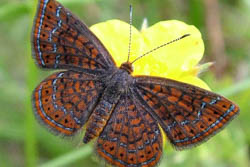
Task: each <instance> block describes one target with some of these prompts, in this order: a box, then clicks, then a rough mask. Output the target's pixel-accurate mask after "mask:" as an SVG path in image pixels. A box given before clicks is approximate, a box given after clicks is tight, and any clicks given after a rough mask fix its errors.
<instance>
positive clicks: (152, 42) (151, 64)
mask: <svg viewBox="0 0 250 167" xmlns="http://www.w3.org/2000/svg"><path fill="white" fill-rule="evenodd" d="M90 29H91V30H92V31H93V32H94V33H95V35H96V36H97V37H98V38H99V39H100V40H101V41H102V43H103V44H104V45H105V47H106V48H107V49H108V51H109V52H110V54H111V56H112V57H113V58H114V60H115V62H116V64H117V66H120V65H121V64H122V63H123V62H126V61H127V57H128V43H129V24H128V23H126V22H123V21H120V20H109V21H107V22H103V23H99V24H95V25H93V26H91V27H90ZM184 34H190V36H189V37H186V38H184V39H181V40H179V41H177V42H174V43H172V44H170V45H167V46H164V47H162V48H160V49H158V50H156V51H154V52H152V53H151V54H149V55H147V56H145V57H143V58H141V59H139V60H138V61H136V62H135V63H134V64H133V67H134V72H133V75H150V76H159V77H164V78H171V79H174V80H178V81H182V82H186V83H190V84H192V85H196V86H199V87H202V88H205V89H208V90H209V87H208V86H207V84H206V83H205V82H203V81H202V80H201V79H199V78H198V77H197V74H198V72H199V70H200V68H201V67H202V66H198V63H199V61H200V60H201V58H202V56H203V53H204V43H203V40H202V38H201V34H200V32H199V30H198V29H197V28H195V27H194V26H191V25H187V24H185V23H183V22H181V21H177V20H170V21H161V22H159V23H157V24H155V25H153V26H151V27H149V28H144V29H143V30H141V31H138V30H137V29H136V28H134V27H132V43H131V53H130V54H131V56H130V62H131V61H133V60H134V59H135V58H137V57H138V56H140V55H142V54H143V53H146V52H147V51H150V50H152V49H154V48H156V47H157V46H160V45H162V44H164V43H167V42H169V41H171V40H174V39H176V38H178V37H181V36H182V35H184Z"/></svg>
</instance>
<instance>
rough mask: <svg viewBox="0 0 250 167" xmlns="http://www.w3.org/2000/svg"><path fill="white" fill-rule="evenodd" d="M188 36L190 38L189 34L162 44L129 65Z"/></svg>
mask: <svg viewBox="0 0 250 167" xmlns="http://www.w3.org/2000/svg"><path fill="white" fill-rule="evenodd" d="M188 36H190V34H185V35H183V36H181V37H179V38H176V39H174V40H172V41H170V42H167V43H164V44H162V45H160V46H158V47H156V48H154V49H152V50H150V51H148V52H146V53H144V54H143V55H141V56H139V57H137V58H136V59H135V60H134V61H132V62H131V64H133V63H134V62H136V61H137V60H139V59H141V58H142V57H144V56H146V55H149V54H150V53H152V52H154V51H156V50H158V49H160V48H162V47H164V46H166V45H169V44H171V43H174V42H176V41H179V40H181V39H183V38H185V37H188Z"/></svg>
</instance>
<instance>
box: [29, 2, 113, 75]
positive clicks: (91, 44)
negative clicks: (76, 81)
mask: <svg viewBox="0 0 250 167" xmlns="http://www.w3.org/2000/svg"><path fill="white" fill-rule="evenodd" d="M31 38H32V50H33V57H34V59H35V60H36V63H37V64H38V66H39V67H42V68H50V69H72V70H78V71H84V72H89V73H93V72H95V73H98V71H102V70H107V69H109V68H113V67H115V63H114V61H113V59H112V57H111V56H110V54H109V53H108V51H107V50H106V49H105V47H104V46H103V44H102V43H101V42H100V41H99V40H98V39H97V37H96V36H95V35H94V34H93V33H92V32H91V31H90V30H89V29H88V27H87V26H86V25H85V24H84V23H83V22H81V21H80V20H79V19H78V18H77V17H76V16H74V15H73V14H72V13H71V12H70V11H69V10H67V9H65V8H64V7H63V6H62V5H61V4H60V3H58V2H56V1H55V0H39V3H38V9H37V14H36V17H35V19H34V24H33V31H32V36H31Z"/></svg>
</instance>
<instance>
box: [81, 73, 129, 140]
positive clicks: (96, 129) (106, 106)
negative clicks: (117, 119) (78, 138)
mask: <svg viewBox="0 0 250 167" xmlns="http://www.w3.org/2000/svg"><path fill="white" fill-rule="evenodd" d="M133 82H134V79H133V77H132V76H131V75H130V74H129V73H128V71H127V70H125V69H123V68H121V69H117V70H116V72H115V73H114V74H113V75H112V77H111V78H110V79H109V80H106V84H105V85H106V87H105V88H104V92H103V94H102V96H101V97H100V100H99V101H98V103H97V105H96V107H95V108H94V109H93V112H92V114H91V115H90V118H89V119H88V122H87V126H86V133H85V136H84V139H83V142H84V143H88V142H89V141H90V140H92V139H93V138H95V137H97V136H99V135H100V133H101V132H102V131H103V129H104V127H105V126H106V124H107V122H108V120H109V118H110V116H111V114H112V112H113V110H114V108H115V107H116V105H117V103H118V101H119V100H120V97H121V96H122V95H124V94H126V93H127V92H128V91H129V88H130V87H131V85H132V84H133Z"/></svg>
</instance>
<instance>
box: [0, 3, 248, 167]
mask: <svg viewBox="0 0 250 167" xmlns="http://www.w3.org/2000/svg"><path fill="white" fill-rule="evenodd" d="M61 2H62V3H63V4H64V5H65V6H67V7H69V8H70V9H71V10H72V11H73V12H74V13H76V15H78V16H79V17H81V18H82V20H85V22H86V23H88V24H89V25H90V24H94V23H98V22H99V21H104V20H108V19H113V18H118V19H123V20H128V16H129V14H128V6H129V3H132V4H133V5H134V20H133V22H134V25H135V26H136V27H138V28H139V27H140V25H141V23H142V20H143V18H144V17H147V18H148V20H149V24H150V25H151V24H154V23H156V22H158V21H161V20H166V19H179V20H182V21H185V22H187V23H189V24H195V25H196V26H197V27H199V28H201V29H202V32H204V34H203V36H206V31H205V27H204V22H205V16H204V13H203V10H204V9H203V4H202V2H201V1H198V0H192V1H190V2H188V1H185V2H184V1H182V2H183V3H180V2H179V1H167V0H166V1H160V0H155V1H144V0H138V1H130V2H129V3H128V2H127V1H115V0H110V1H101V0H68V1H67V0H61ZM230 2H231V3H227V1H222V2H221V4H220V10H221V17H222V18H221V20H222V26H223V33H224V36H225V42H226V53H227V55H228V59H229V60H231V61H230V65H229V67H228V69H227V72H226V75H225V76H224V77H223V78H222V79H220V80H219V81H218V80H217V79H216V78H215V77H214V74H213V73H212V72H211V71H207V72H206V73H205V74H204V75H203V76H202V78H203V79H204V80H205V81H206V82H207V83H208V84H209V86H210V87H211V88H212V90H215V91H216V92H218V93H221V94H222V95H225V96H226V97H228V98H230V99H232V100H234V101H235V102H236V103H237V104H239V106H240V108H241V113H240V116H239V117H238V118H237V119H235V120H234V121H233V122H232V123H231V124H230V125H229V126H227V128H226V129H225V130H223V131H222V132H220V133H219V134H218V135H216V136H215V137H213V139H211V140H209V141H208V142H206V143H204V144H202V145H201V146H199V147H197V148H193V149H188V150H184V151H175V150H174V149H173V148H171V146H170V144H169V143H167V144H166V146H165V148H164V155H163V158H162V162H161V163H160V167H165V166H171V167H172V166H173V167H181V166H187V167H188V166H190V167H191V166H201V167H210V166H216V167H227V166H232V167H234V166H235V167H236V166H237V167H246V166H248V165H249V152H248V148H250V130H249V122H250V112H249V108H250V103H249V99H250V70H249V69H250V58H249V53H250V50H249V44H250V38H249V37H250V30H249V25H250V21H249V20H250V19H249V16H250V12H249V11H250V5H249V2H248V1H246V0H245V1H242V2H241V1H237V3H236V1H232V0H231V1H230ZM187 6H188V7H189V10H187V9H186V8H187ZM35 10H36V0H29V1H28V0H26V1H25V0H24V1H21V2H20V1H18V0H11V1H8V0H2V1H1V2H0V166H6V167H11V166H29V167H32V166H40V167H49V166H53V167H56V166H60V167H61V166H88V167H98V166H100V164H101V165H104V163H103V161H101V162H100V161H99V159H98V157H96V156H95V153H94V151H93V148H94V145H93V144H88V145H83V144H81V146H80V147H79V146H78V145H79V143H81V140H82V136H80V135H79V136H76V138H75V139H65V140H62V139H61V138H59V137H56V136H54V135H52V134H50V133H49V132H48V131H47V130H45V128H43V127H41V126H40V125H38V123H37V121H36V120H35V119H34V116H33V112H32V108H31V106H32V104H31V93H32V90H33V89H34V87H35V86H36V85H37V84H38V83H39V81H41V79H43V78H44V77H45V76H48V72H47V71H45V72H44V71H41V70H38V68H37V67H36V66H35V63H34V61H33V60H32V58H31V49H30V40H29V39H30V30H31V23H32V19H33V16H34V12H35ZM247 27H248V28H247ZM118 40H119V39H118ZM208 53H209V51H208ZM206 54H207V53H206ZM204 57H205V59H207V60H211V59H210V58H209V55H205V56H204ZM212 61H213V60H212ZM215 65H219V64H215ZM78 147H79V148H78Z"/></svg>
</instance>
